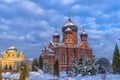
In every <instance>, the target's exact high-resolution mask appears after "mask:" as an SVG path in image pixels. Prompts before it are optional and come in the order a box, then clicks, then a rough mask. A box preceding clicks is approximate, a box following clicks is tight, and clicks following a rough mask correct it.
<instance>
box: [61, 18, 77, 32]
mask: <svg viewBox="0 0 120 80" xmlns="http://www.w3.org/2000/svg"><path fill="white" fill-rule="evenodd" d="M68 27H69V28H70V29H71V30H72V31H75V32H77V31H78V28H77V26H76V25H75V24H73V23H72V20H71V19H70V17H69V18H68V22H67V24H65V25H64V26H63V28H62V31H63V32H65V30H66V29H67V28H68Z"/></svg>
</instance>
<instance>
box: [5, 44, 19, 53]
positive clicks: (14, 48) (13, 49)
mask: <svg viewBox="0 0 120 80" xmlns="http://www.w3.org/2000/svg"><path fill="white" fill-rule="evenodd" d="M7 51H8V52H10V51H13V52H16V51H17V48H16V47H15V46H14V45H12V46H11V47H10V48H8V50H7Z"/></svg>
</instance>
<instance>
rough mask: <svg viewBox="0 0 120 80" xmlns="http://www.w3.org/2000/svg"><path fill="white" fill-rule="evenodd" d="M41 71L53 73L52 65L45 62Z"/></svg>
mask: <svg viewBox="0 0 120 80" xmlns="http://www.w3.org/2000/svg"><path fill="white" fill-rule="evenodd" d="M43 71H44V73H50V74H52V73H53V67H52V65H51V64H49V63H45V64H44V65H43Z"/></svg>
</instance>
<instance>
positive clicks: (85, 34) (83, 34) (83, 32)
mask: <svg viewBox="0 0 120 80" xmlns="http://www.w3.org/2000/svg"><path fill="white" fill-rule="evenodd" d="M87 35H88V34H87V33H86V32H85V30H84V27H83V31H82V33H81V34H80V36H81V37H83V36H85V37H87Z"/></svg>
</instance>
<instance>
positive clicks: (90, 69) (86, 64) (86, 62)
mask: <svg viewBox="0 0 120 80" xmlns="http://www.w3.org/2000/svg"><path fill="white" fill-rule="evenodd" d="M96 72H97V66H96V65H95V62H92V61H91V60H90V59H88V58H86V57H82V58H81V59H80V62H79V63H74V68H73V69H71V70H70V71H69V74H68V76H77V75H82V76H84V75H95V74H96Z"/></svg>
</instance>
